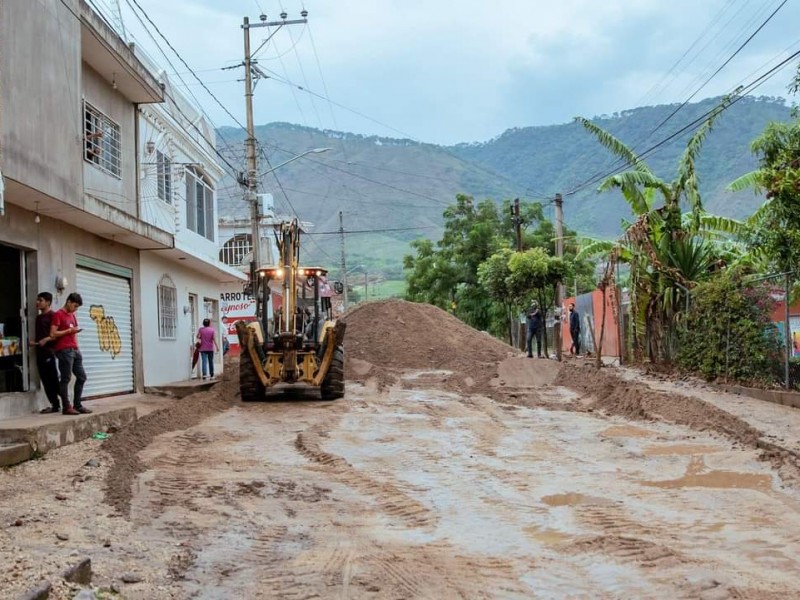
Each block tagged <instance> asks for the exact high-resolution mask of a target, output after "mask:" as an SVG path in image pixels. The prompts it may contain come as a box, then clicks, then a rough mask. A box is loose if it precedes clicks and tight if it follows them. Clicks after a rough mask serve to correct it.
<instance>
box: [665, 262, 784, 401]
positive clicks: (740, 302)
mask: <svg viewBox="0 0 800 600" xmlns="http://www.w3.org/2000/svg"><path fill="white" fill-rule="evenodd" d="M692 300H693V303H692V306H691V308H690V310H689V312H688V313H687V314H685V315H683V322H682V323H681V325H680V326H679V328H678V342H679V348H678V357H677V360H678V366H679V367H680V368H682V369H683V370H685V371H689V372H692V373H698V374H700V375H702V376H703V377H705V378H706V379H707V380H712V379H717V378H725V379H727V380H735V381H740V382H742V383H761V384H766V385H770V384H773V383H776V382H777V381H779V380H780V379H781V373H782V370H783V358H782V351H781V342H780V338H779V334H778V329H777V328H776V327H775V325H774V323H772V322H771V321H770V313H771V311H772V307H773V304H774V301H773V299H772V298H771V297H770V294H769V290H768V289H767V287H766V286H765V285H763V284H760V285H748V284H745V283H744V282H743V281H742V279H741V277H740V276H739V275H737V274H736V273H735V272H734V273H723V274H720V275H719V276H717V277H715V278H714V279H712V280H710V281H708V282H705V283H702V284H700V285H698V286H697V287H696V288H695V289H694V290H693V293H692Z"/></svg>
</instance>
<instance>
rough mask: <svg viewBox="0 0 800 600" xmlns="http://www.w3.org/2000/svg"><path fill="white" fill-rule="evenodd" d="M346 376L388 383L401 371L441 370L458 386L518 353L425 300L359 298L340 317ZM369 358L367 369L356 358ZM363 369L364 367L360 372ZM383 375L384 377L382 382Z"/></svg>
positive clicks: (478, 379) (483, 377)
mask: <svg viewBox="0 0 800 600" xmlns="http://www.w3.org/2000/svg"><path fill="white" fill-rule="evenodd" d="M342 319H343V320H344V322H345V323H347V333H346V335H345V339H344V347H345V356H346V357H347V359H346V361H345V362H346V366H345V377H346V379H350V380H355V381H364V380H366V379H369V378H376V379H377V380H378V381H379V382H390V381H391V380H392V379H394V378H395V377H394V376H396V374H397V373H399V372H400V371H402V370H408V369H416V370H446V371H452V372H453V373H454V375H455V377H454V378H453V380H452V381H451V383H453V384H454V385H455V386H456V387H457V388H463V387H473V386H474V385H476V384H479V383H485V382H486V381H488V380H489V379H491V378H492V377H494V376H495V375H496V374H497V365H498V363H500V362H501V361H502V360H504V359H506V358H508V357H509V356H511V355H514V354H516V353H517V352H516V351H515V350H514V348H512V347H511V346H509V345H507V344H505V343H503V342H501V341H499V340H498V339H496V338H494V337H492V336H491V335H489V334H487V333H482V332H480V331H477V330H476V329H473V328H472V327H469V326H468V325H465V324H464V323H462V322H461V321H459V320H458V319H456V318H455V317H454V316H453V315H451V314H449V313H447V312H445V311H443V310H442V309H440V308H437V307H435V306H432V305H430V304H419V303H415V302H406V301H405V300H382V301H378V302H367V303H362V304H359V305H357V306H356V307H354V308H353V309H351V310H349V311H348V312H347V313H345V315H344V316H343V317H342ZM352 359H356V361H363V362H366V363H370V365H371V366H372V368H371V369H368V370H366V369H364V368H363V366H361V367H359V364H358V362H355V361H353V360H352ZM365 371H367V372H366V373H365ZM387 380H388V381H387Z"/></svg>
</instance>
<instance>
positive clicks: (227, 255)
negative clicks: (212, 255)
mask: <svg viewBox="0 0 800 600" xmlns="http://www.w3.org/2000/svg"><path fill="white" fill-rule="evenodd" d="M252 239H253V236H252V234H249V233H237V234H236V235H234V236H233V237H232V238H231V239H229V240H228V241H227V242H225V245H224V246H222V249H221V250H220V251H219V259H220V260H221V261H222V262H224V263H225V264H226V265H228V266H231V267H239V266H241V265H242V259H243V258H244V257H245V256H247V255H248V254H250V253H251V252H252V251H253V242H252Z"/></svg>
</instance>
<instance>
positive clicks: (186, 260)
mask: <svg viewBox="0 0 800 600" xmlns="http://www.w3.org/2000/svg"><path fill="white" fill-rule="evenodd" d="M153 250H157V251H158V256H160V257H162V258H166V259H169V260H173V261H175V262H179V263H181V264H183V265H184V266H185V267H187V268H189V269H192V270H194V271H197V272H198V273H201V274H203V275H206V276H208V277H211V278H213V279H214V281H216V282H217V283H242V282H245V281H247V275H245V274H244V273H242V272H241V271H239V270H238V269H235V268H233V267H229V266H228V265H226V264H225V263H222V262H220V261H215V260H212V259H210V258H208V257H205V256H202V255H200V254H197V253H196V252H194V251H193V250H192V248H190V247H189V246H185V245H183V244H181V243H180V241H178V240H176V241H175V246H174V247H172V248H168V249H159V248H153Z"/></svg>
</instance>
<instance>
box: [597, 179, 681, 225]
mask: <svg viewBox="0 0 800 600" xmlns="http://www.w3.org/2000/svg"><path fill="white" fill-rule="evenodd" d="M612 188H619V189H620V190H621V191H622V194H623V196H625V200H627V201H628V204H630V205H631V209H633V213H634V214H635V215H637V216H638V215H643V214H644V213H646V212H649V211H651V210H652V209H653V195H654V193H655V190H658V191H660V192H661V193H662V194H664V195H665V196H666V195H667V194H668V193H669V188H668V187H667V185H666V184H665V183H664V182H663V181H662V180H661V179H659V178H658V177H656V176H655V175H654V174H653V173H649V172H644V171H625V172H624V173H618V174H616V175H611V176H610V177H606V178H605V179H604V180H603V181H602V183H601V184H600V187H598V188H597V191H598V192H605V191H608V190H610V189H612ZM642 188H644V189H642Z"/></svg>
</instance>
